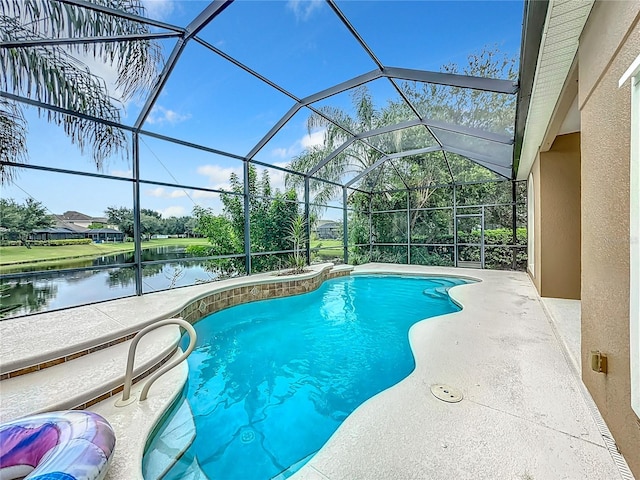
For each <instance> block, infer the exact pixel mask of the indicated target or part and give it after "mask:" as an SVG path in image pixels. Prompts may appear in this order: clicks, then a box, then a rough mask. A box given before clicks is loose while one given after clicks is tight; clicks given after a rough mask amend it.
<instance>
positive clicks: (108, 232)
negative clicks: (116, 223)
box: [85, 228, 124, 243]
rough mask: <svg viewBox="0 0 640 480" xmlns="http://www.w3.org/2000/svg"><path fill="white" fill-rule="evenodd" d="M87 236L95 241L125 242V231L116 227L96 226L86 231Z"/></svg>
mask: <svg viewBox="0 0 640 480" xmlns="http://www.w3.org/2000/svg"><path fill="white" fill-rule="evenodd" d="M85 236H86V238H90V239H91V240H93V241H94V242H95V243H103V242H123V241H124V233H122V232H121V231H120V230H116V229H115V228H95V229H92V230H87V231H86V232H85Z"/></svg>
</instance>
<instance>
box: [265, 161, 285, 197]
mask: <svg viewBox="0 0 640 480" xmlns="http://www.w3.org/2000/svg"><path fill="white" fill-rule="evenodd" d="M274 165H275V166H276V167H283V168H285V167H287V165H288V163H287V162H279V163H274ZM285 176H286V173H285V172H283V171H282V170H269V179H270V180H271V189H272V190H274V191H275V190H276V189H277V190H280V191H281V192H284V177H285Z"/></svg>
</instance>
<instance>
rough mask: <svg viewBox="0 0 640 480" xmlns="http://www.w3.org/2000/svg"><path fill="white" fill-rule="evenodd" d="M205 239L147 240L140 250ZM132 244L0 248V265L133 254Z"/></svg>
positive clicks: (204, 241)
mask: <svg viewBox="0 0 640 480" xmlns="http://www.w3.org/2000/svg"><path fill="white" fill-rule="evenodd" d="M208 244H209V242H208V241H207V239H206V238H163V239H157V240H149V241H147V242H144V243H143V244H142V248H143V249H146V248H154V247H166V246H179V245H208ZM133 249H134V245H133V242H125V243H90V244H87V245H60V246H55V247H31V248H27V247H23V246H21V247H0V265H13V264H28V263H36V262H43V261H56V260H66V259H74V258H92V257H101V256H104V255H112V254H116V253H123V252H133Z"/></svg>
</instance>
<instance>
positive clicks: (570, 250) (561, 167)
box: [530, 133, 581, 299]
mask: <svg viewBox="0 0 640 480" xmlns="http://www.w3.org/2000/svg"><path fill="white" fill-rule="evenodd" d="M531 172H532V174H533V180H534V181H533V183H534V190H535V197H534V198H535V200H534V204H535V221H534V245H535V253H534V258H535V263H534V272H530V274H532V279H533V282H534V284H535V286H536V288H537V289H538V292H539V293H540V295H542V296H543V297H555V298H569V299H579V298H580V260H581V259H580V250H581V249H580V227H581V218H580V134H579V133H573V134H569V135H561V136H558V137H557V138H556V140H555V141H554V143H553V145H552V147H551V149H550V150H549V151H547V152H542V153H538V156H537V157H536V160H535V162H534V164H533V168H532V170H531Z"/></svg>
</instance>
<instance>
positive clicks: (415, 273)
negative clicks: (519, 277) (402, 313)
mask: <svg viewBox="0 0 640 480" xmlns="http://www.w3.org/2000/svg"><path fill="white" fill-rule="evenodd" d="M381 267H382V268H376V269H368V268H365V267H362V268H359V267H350V266H341V267H339V268H338V271H339V272H341V273H345V274H347V275H349V276H354V277H355V276H365V275H366V276H376V277H382V276H394V277H416V278H430V277H431V278H443V277H446V278H459V279H463V280H467V281H469V282H473V283H478V282H482V279H481V278H478V277H477V276H472V275H468V274H460V273H459V272H455V273H452V272H451V271H446V272H445V271H439V270H437V269H433V268H431V267H417V268H416V269H411V270H401V271H399V270H398V269H396V268H392V266H390V265H381ZM333 271H334V269H332V268H330V267H329V268H327V267H325V268H323V269H322V270H321V271H320V272H317V273H315V275H314V274H311V275H309V274H307V276H308V277H311V278H316V279H317V282H316V283H315V284H313V285H310V286H309V288H305V289H303V291H296V292H295V293H293V295H296V294H304V293H309V292H311V291H313V290H316V289H317V288H319V287H320V286H321V285H322V284H323V283H324V282H325V281H327V280H331V279H333V278H337V277H338V275H331V273H332V272H333ZM326 273H328V275H327V274H326ZM339 276H343V275H339ZM469 284H470V283H469ZM469 284H463V285H454V286H452V287H450V288H449V289H448V294H449V297H450V298H451V295H450V291H451V289H453V288H456V287H461V286H465V285H469ZM250 286H251V285H250ZM253 286H255V285H253ZM290 295H291V294H290ZM290 295H286V294H285V295H276V296H265V297H264V298H257V299H255V300H262V299H273V298H279V297H283V296H290ZM451 300H452V301H453V303H455V304H457V305H458V306H460V307H461V308H462V306H461V305H460V301H458V300H455V299H453V298H451ZM192 303H193V302H192ZM242 303H246V302H239V303H236V304H234V305H228V307H231V306H235V305H239V304H242ZM216 311H217V310H216ZM212 313H213V312H212ZM456 313H458V312H452V313H450V314H444V315H441V316H442V317H445V316H448V315H454V314H456ZM207 315H208V314H207ZM207 315H204V316H207ZM204 316H200V317H199V318H197V319H196V322H197V321H199V320H200V319H202V318H204ZM433 318H436V317H431V318H429V319H423V320H419V321H418V322H417V323H416V324H419V323H422V322H424V321H426V320H432V319H433ZM192 323H195V322H192ZM416 324H414V325H413V326H412V327H411V329H412V328H414V327H415V325H416ZM409 336H411V334H410V333H409ZM410 344H411V341H410ZM411 348H412V353H413V346H412V345H411ZM414 357H415V355H414ZM406 378H408V377H405V379H406ZM405 379H402V380H400V381H399V382H398V383H397V384H395V385H393V386H391V387H389V388H390V389H392V388H394V387H395V386H396V385H398V384H400V383H402V382H403V381H404V380H405ZM387 390H388V389H387ZM372 398H373V397H372ZM370 400H371V399H367V400H365V403H366V402H368V401H370ZM358 408H360V407H358ZM149 440H150V438H149V439H148V440H147V444H148V442H149ZM312 456H313V455H310V457H312ZM302 468H304V466H303V467H302Z"/></svg>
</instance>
